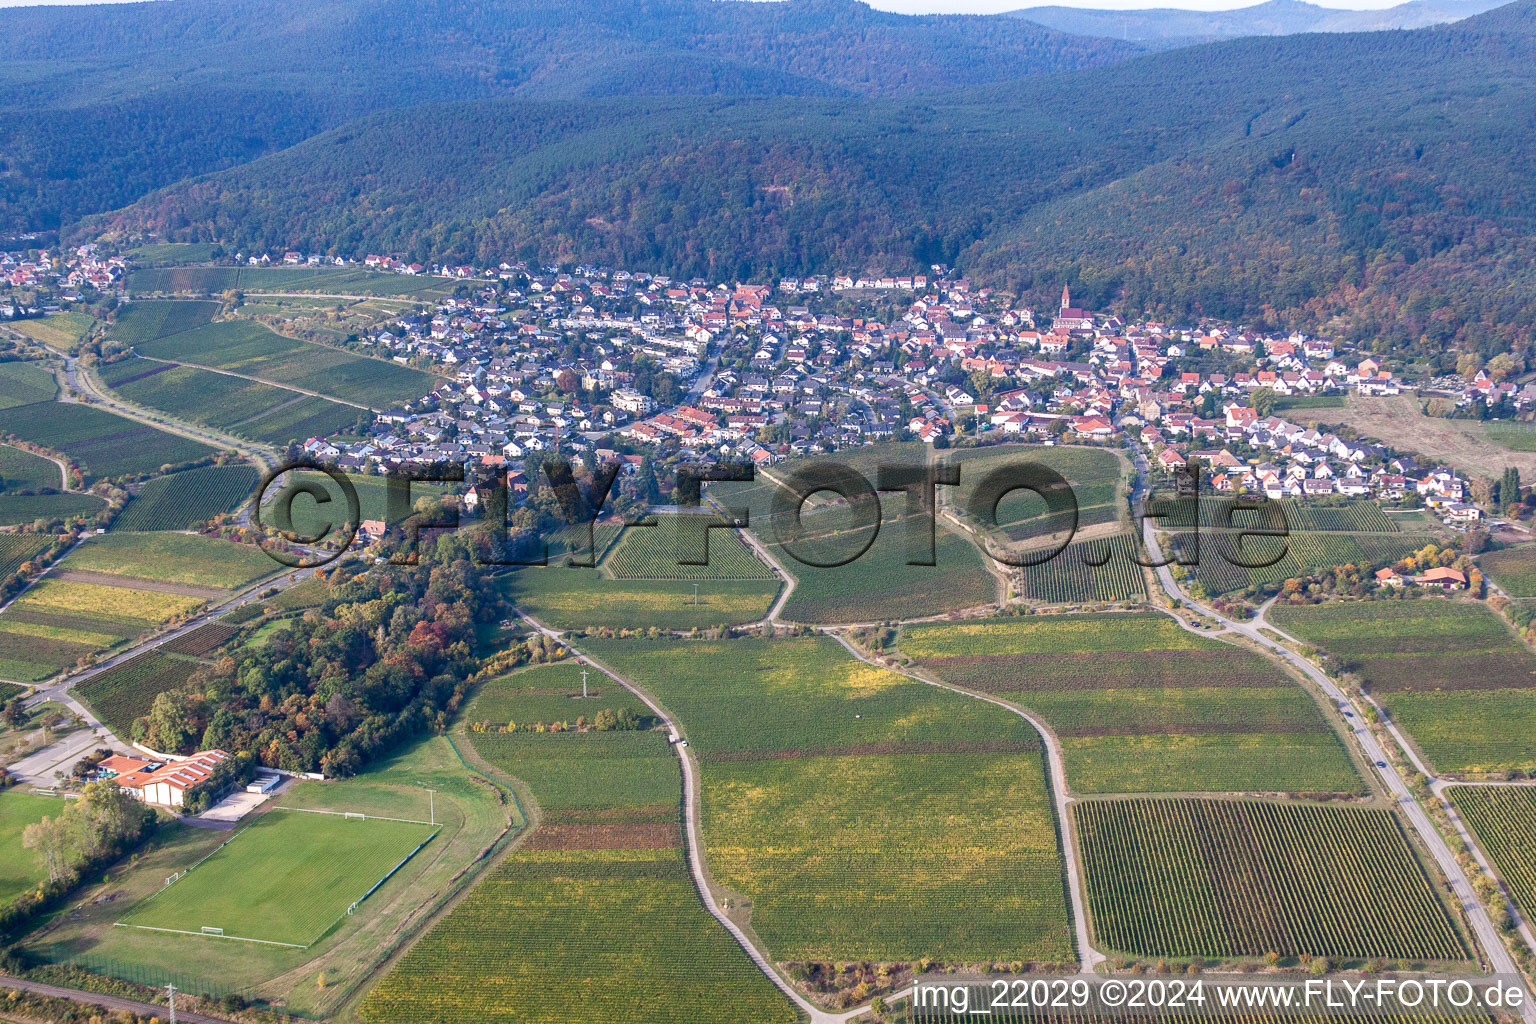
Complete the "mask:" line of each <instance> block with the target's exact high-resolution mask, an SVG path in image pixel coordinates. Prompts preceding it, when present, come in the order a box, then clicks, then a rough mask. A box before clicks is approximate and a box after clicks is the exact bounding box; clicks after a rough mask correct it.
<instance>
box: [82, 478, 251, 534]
mask: <svg viewBox="0 0 1536 1024" xmlns="http://www.w3.org/2000/svg"><path fill="white" fill-rule="evenodd" d="M257 478H258V474H257V472H256V467H255V466H248V465H243V464H242V465H232V466H200V467H198V468H197V469H188V470H184V471H182V472H180V473H173V474H171V475H170V476H163V477H156V478H155V479H153V480H150V481H149V482H148V483H146V484H145V485H144V486H143V487H141V488H140V489H139V493H138V494H136V495H134V496H133V500H131V501H129V502H128V505H127V507H126V508H124V509H123V511H122V513H121V514H120V515H118V517H117V518H116V519H114V520H113V521H112V529H113V530H114V531H116V530H123V531H128V532H153V531H157V530H188V529H191V528H192V527H193V526H195V525H196V524H198V523H203V522H207V521H208V520H210V519H212V518H213V517H214V516H217V515H219V514H221V513H224V512H230V511H233V510H234V509H236V508H239V507H240V505H242V504H244V503H245V502H246V501H247V500H248V499H249V498H250V497H251V495H252V493H253V492H254V491H255V489H256V481H257Z"/></svg>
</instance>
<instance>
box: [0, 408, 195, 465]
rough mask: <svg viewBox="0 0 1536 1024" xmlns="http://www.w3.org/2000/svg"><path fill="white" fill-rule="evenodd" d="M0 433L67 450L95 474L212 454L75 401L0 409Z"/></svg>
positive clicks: (183, 441)
mask: <svg viewBox="0 0 1536 1024" xmlns="http://www.w3.org/2000/svg"><path fill="white" fill-rule="evenodd" d="M4 435H13V436H15V437H18V438H20V439H21V440H23V441H30V442H31V443H32V444H35V445H38V446H40V447H43V448H47V449H49V450H51V451H56V452H60V453H62V454H64V455H67V456H69V457H70V458H71V459H73V460H75V461H76V462H78V463H80V464H81V465H82V466H83V467H84V468H85V471H86V472H87V473H88V474H90V475H91V476H93V477H97V478H104V477H117V476H129V475H137V474H145V473H153V472H156V471H158V470H160V469H161V467H163V466H167V465H176V464H179V463H183V462H191V461H193V460H195V459H201V458H205V457H207V456H209V455H212V454H213V449H212V448H209V447H208V446H207V445H203V444H199V443H198V442H196V441H191V440H188V439H187V438H184V437H178V436H177V435H175V434H167V433H165V432H164V431H160V430H156V429H154V428H153V427H148V426H145V425H143V424H141V423H136V422H135V421H133V420H130V419H125V418H124V417H122V416H118V415H117V414H115V413H110V412H107V411H106V410H105V409H98V408H96V407H95V406H90V405H82V404H80V403H78V402H71V403H65V402H39V403H37V404H35V405H21V406H16V407H15V408H12V409H5V410H3V411H0V436H4Z"/></svg>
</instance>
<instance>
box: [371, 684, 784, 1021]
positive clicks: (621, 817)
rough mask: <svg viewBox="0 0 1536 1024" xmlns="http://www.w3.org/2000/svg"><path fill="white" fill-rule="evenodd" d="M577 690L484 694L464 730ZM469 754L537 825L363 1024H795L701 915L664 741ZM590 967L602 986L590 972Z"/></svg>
mask: <svg viewBox="0 0 1536 1024" xmlns="http://www.w3.org/2000/svg"><path fill="white" fill-rule="evenodd" d="M573 678H574V679H576V681H577V683H578V689H577V692H580V691H579V676H577V675H576V673H575V666H573V665H551V666H543V667H539V668H534V669H529V670H527V671H523V672H517V673H514V674H512V675H510V676H506V677H503V678H501V679H496V680H492V681H490V682H487V683H486V684H485V685H484V686H483V687H482V688H481V690H480V692H479V693H478V694H477V695H476V696H475V698H474V699H473V700H472V701H471V702H470V704H469V706H468V707H467V708H466V711H465V717H466V718H467V719H468V720H470V721H478V720H480V719H483V718H487V717H491V716H494V717H497V718H507V719H509V720H513V721H521V722H529V721H532V720H538V719H540V718H541V716H545V715H548V714H549V711H548V704H549V701H550V700H551V699H556V697H557V696H558V699H560V700H563V701H565V702H566V703H567V704H573V705H580V704H581V702H580V701H573V700H570V699H569V698H566V697H564V695H563V694H561V695H555V694H552V693H551V690H556V689H562V688H568V687H569V684H570V683H571V681H572V679H573ZM603 688H604V689H611V688H612V685H611V684H610V683H608V682H607V681H606V680H604V681H603ZM620 693H622V699H625V700H628V699H632V698H630V696H629V694H628V693H627V691H620ZM619 696H620V695H619V694H605V697H604V699H603V700H597V701H591V702H589V706H599V705H600V706H610V705H611V704H612V703H613V698H618V697H619ZM568 717H570V718H572V719H574V718H575V717H576V716H575V714H574V713H572V714H570V715H569V716H568ZM467 739H468V741H469V742H471V743H472V744H473V746H474V749H475V751H476V752H477V753H478V754H479V755H480V756H481V757H482V758H484V759H485V760H486V761H488V762H489V763H490V764H491V765H493V766H494V767H496V768H498V769H500V770H502V771H505V772H507V773H508V774H511V775H515V776H517V777H518V778H520V779H521V780H522V781H523V782H525V783H527V785H528V786H529V788H531V789H532V791H533V796H534V799H536V800H537V801H538V803H539V806H540V808H541V809H542V810H543V820H542V822H541V824H540V825H539V827H538V829H537V831H535V832H534V834H533V835H532V836H530V837H529V839H528V840H527V841H526V842H525V843H524V844H523V845H522V846H521V847H519V848H518V849H517V850H515V851H514V852H513V853H512V854H511V855H509V856H508V857H507V858H506V859H505V860H504V861H502V862H501V864H500V865H499V866H497V867H496V868H495V869H493V870H492V871H491V872H490V873H489V874H488V875H487V876H486V877H485V878H484V879H482V880H481V881H480V882H479V884H478V885H476V887H475V888H474V889H473V890H471V891H470V893H469V894H468V895H467V896H466V897H465V898H464V899H463V900H462V901H461V902H459V903H458V904H457V905H456V906H455V907H454V908H453V910H452V911H451V912H450V913H449V914H448V915H447V916H446V917H444V918H443V919H442V920H440V921H439V922H438V923H437V924H436V925H435V926H434V927H433V928H432V930H431V931H430V932H429V933H428V934H427V935H426V936H425V937H424V938H423V939H422V940H421V941H420V942H418V943H417V944H416V945H415V946H413V947H412V948H411V949H410V950H409V951H408V952H407V953H406V954H405V956H404V957H402V958H401V960H400V961H399V962H398V963H397V964H396V965H395V966H394V968H393V969H392V970H391V971H390V973H389V974H388V975H387V976H386V977H385V978H384V980H383V981H382V982H381V983H380V984H379V985H378V987H376V988H375V989H374V990H373V991H372V992H370V993H369V994H368V996H367V997H366V998H365V1000H364V1001H363V1004H362V1007H361V1010H360V1016H361V1017H362V1018H363V1019H364V1020H369V1021H387V1022H389V1024H437V1022H440V1021H444V1020H474V1021H483V1022H489V1024H513V1022H522V1021H528V1020H544V1021H554V1020H578V1019H592V1020H615V1021H617V1020H643V1021H646V1022H647V1024H650V1022H656V1024H672V1022H676V1024H693V1022H694V1021H702V1020H711V1019H715V1018H716V1017H718V1015H719V1013H720V1008H721V1007H723V1006H730V1008H731V1011H730V1017H731V1019H732V1020H733V1021H742V1022H744V1024H793V1022H794V1021H795V1020H796V1019H797V1016H796V1014H795V1013H794V1012H793V1010H792V1008H791V1007H790V1006H789V1004H788V1003H786V1002H785V1001H784V1000H783V999H782V998H781V997H780V996H779V995H778V994H777V992H776V991H775V990H774V988H773V987H772V985H771V984H770V983H769V982H768V981H767V979H766V978H764V977H763V976H762V974H761V973H759V972H758V971H757V969H756V968H755V967H754V966H753V965H752V963H751V961H749V960H748V959H747V957H746V956H745V955H744V954H743V953H742V951H741V949H740V947H739V946H737V945H736V943H735V940H733V939H732V938H731V937H730V935H729V933H727V932H726V931H725V930H724V929H723V928H721V927H720V926H719V925H718V924H717V923H716V922H715V920H714V919H713V918H712V917H710V916H709V914H708V913H707V912H706V911H705V910H704V908H703V907H702V906H700V904H699V898H698V895H697V894H696V892H695V890H694V888H693V884H692V881H691V880H690V878H689V877H688V871H687V865H686V863H685V862H684V860H683V857H682V855H681V850H680V848H679V844H680V841H681V829H680V816H679V810H678V800H679V794H680V787H681V779H680V777H679V774H678V768H677V763H676V760H675V758H674V757H673V755H672V753H671V751H670V750H669V749H668V746H667V744H666V742H665V740H664V739H663V737H662V736H661V735H659V734H658V733H655V732H609V733H595V732H582V733H577V732H557V733H551V732H544V733H534V732H530V731H526V730H521V731H519V732H516V733H511V734H508V733H490V732H471V733H470V734H469V735H468V737H467ZM597 961H601V963H602V964H603V970H602V971H601V972H595V971H593V970H591V964H592V963H594V962H597ZM428 982H430V983H428Z"/></svg>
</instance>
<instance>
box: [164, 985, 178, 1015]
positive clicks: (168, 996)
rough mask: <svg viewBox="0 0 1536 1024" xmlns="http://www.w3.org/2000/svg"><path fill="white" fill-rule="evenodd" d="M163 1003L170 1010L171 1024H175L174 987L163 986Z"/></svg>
mask: <svg viewBox="0 0 1536 1024" xmlns="http://www.w3.org/2000/svg"><path fill="white" fill-rule="evenodd" d="M165 1001H166V1003H168V1004H169V1005H170V1008H171V1024H176V986H175V985H166V986H165Z"/></svg>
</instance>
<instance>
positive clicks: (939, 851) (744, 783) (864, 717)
mask: <svg viewBox="0 0 1536 1024" xmlns="http://www.w3.org/2000/svg"><path fill="white" fill-rule="evenodd" d="M585 648H586V649H589V650H590V653H591V654H592V655H593V656H594V657H596V658H598V659H599V660H600V661H602V662H603V663H604V664H607V665H609V666H610V667H612V668H614V669H615V670H617V671H619V672H620V673H622V674H623V675H624V676H625V677H626V678H628V679H631V680H634V681H635V682H637V683H638V684H639V685H641V686H643V687H645V688H646V689H647V690H648V691H649V692H650V693H651V694H653V695H654V696H655V697H656V699H657V700H659V701H660V702H661V704H662V705H663V706H664V707H666V708H667V709H668V710H669V711H670V712H672V713H674V714H675V715H676V716H677V720H678V722H679V724H680V727H681V728H682V729H683V730H684V732H685V733H686V734H687V737H688V739H689V741H690V742H691V744H692V751H693V752H694V753H695V755H696V756H697V758H698V759H699V762H700V777H701V783H702V791H703V792H702V800H703V821H704V843H705V847H706V849H707V852H708V857H709V864H710V869H711V871H712V873H713V875H714V879H715V881H716V883H718V884H719V885H721V886H723V887H725V888H726V889H729V890H731V891H733V892H736V893H740V894H741V896H742V897H744V898H746V899H749V900H751V901H752V906H753V909H752V926H753V928H754V929H755V930H756V932H757V934H758V935H759V937H761V938H762V940H763V942H764V944H765V945H766V946H767V948H768V950H769V953H770V955H771V956H772V957H773V958H774V959H779V960H843V959H868V960H877V961H907V960H912V959H915V958H918V957H921V956H931V957H934V958H936V959H940V960H944V961H950V962H974V961H977V960H989V959H1001V960H1010V959H1020V960H1045V961H1053V962H1064V961H1068V960H1071V959H1072V958H1073V952H1072V940H1071V935H1070V929H1069V928H1068V924H1067V912H1066V904H1065V894H1064V892H1063V889H1062V882H1061V877H1062V876H1061V860H1060V853H1059V849H1058V846H1057V840H1056V826H1055V821H1054V815H1053V812H1052V807H1051V801H1050V793H1049V788H1048V785H1047V783H1046V778H1045V768H1044V758H1043V754H1042V749H1041V746H1040V743H1039V736H1038V734H1037V733H1036V732H1035V731H1034V729H1033V727H1031V726H1030V725H1029V723H1028V722H1026V721H1025V720H1024V719H1023V718H1021V717H1020V716H1018V715H1015V714H1013V713H1011V712H1009V711H1007V710H1006V709H1003V708H999V707H997V706H995V705H992V704H988V703H985V702H982V701H978V700H974V699H971V698H967V697H964V696H962V695H958V694H955V693H952V692H950V691H947V690H943V689H940V688H938V687H933V686H929V685H927V684H924V683H919V682H915V681H913V680H910V679H907V678H905V677H902V676H899V675H896V674H895V673H892V672H888V671H885V670H883V669H879V668H875V667H873V666H869V665H866V664H864V663H862V662H859V661H856V660H854V659H853V658H852V657H850V656H849V655H848V654H847V652H846V651H844V650H843V649H842V648H841V647H840V646H839V645H838V644H837V643H836V642H835V641H834V640H832V639H830V638H828V637H805V638H793V639H783V638H781V639H775V640H766V639H762V638H750V639H737V640H726V641H677V640H589V641H586V642H585Z"/></svg>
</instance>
